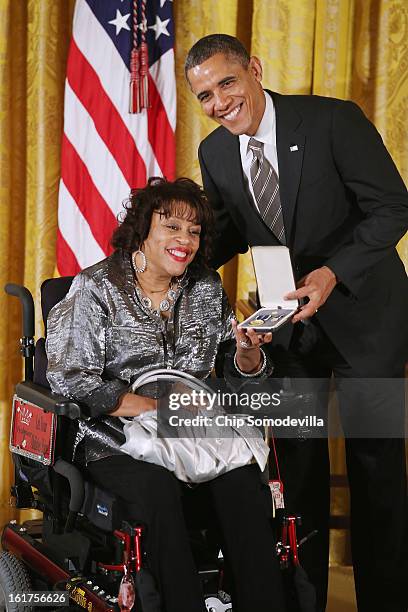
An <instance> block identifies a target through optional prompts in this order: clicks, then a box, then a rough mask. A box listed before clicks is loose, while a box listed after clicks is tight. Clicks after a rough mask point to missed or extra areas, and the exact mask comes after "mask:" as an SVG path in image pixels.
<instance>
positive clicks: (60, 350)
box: [47, 179, 284, 612]
mask: <svg viewBox="0 0 408 612" xmlns="http://www.w3.org/2000/svg"><path fill="white" fill-rule="evenodd" d="M213 225H214V219H213V216H212V211H211V208H210V206H209V204H208V202H207V200H206V198H205V195H204V193H203V191H202V189H201V188H200V187H199V186H198V185H196V184H195V183H193V182H192V181H190V180H188V179H178V180H176V181H174V182H168V181H166V180H164V179H150V180H149V183H148V185H147V186H146V187H145V188H144V189H139V190H136V191H135V192H133V194H132V196H131V199H130V200H129V203H128V204H127V206H126V211H125V214H124V218H123V220H122V222H121V223H120V225H119V227H118V228H117V229H116V230H115V232H114V235H113V238H112V245H113V247H114V249H115V250H114V252H113V254H112V255H111V256H109V257H108V258H107V259H105V260H103V261H101V262H99V263H97V264H95V265H93V266H91V267H90V268H87V269H85V270H83V271H82V272H81V273H80V274H78V276H77V277H76V278H75V279H74V282H73V284H72V287H71V289H70V291H69V293H68V295H67V296H66V297H65V298H64V299H63V300H62V301H61V302H60V303H58V304H57V305H56V306H55V307H54V308H53V309H52V311H51V313H50V315H49V318H48V337H47V354H48V373H47V378H48V380H49V383H50V385H51V388H52V390H53V391H55V392H58V393H61V394H63V395H66V396H68V397H71V398H73V399H75V400H76V401H80V402H81V403H82V405H83V406H84V409H85V411H87V412H88V414H89V419H85V420H82V421H80V422H79V425H78V433H77V436H76V442H75V449H74V452H75V460H76V461H77V462H82V463H83V464H85V465H86V469H87V471H88V473H89V474H90V476H91V477H92V479H93V480H94V481H95V482H96V483H97V484H99V485H100V486H102V487H104V488H105V489H108V490H110V491H112V492H113V493H114V494H115V495H117V496H118V497H119V498H121V499H122V500H124V501H125V502H126V503H128V504H131V507H132V508H134V512H133V511H132V516H129V517H128V519H129V520H134V521H141V522H143V524H144V525H146V526H147V542H146V546H147V559H148V564H149V568H150V570H151V572H152V574H153V576H154V578H155V581H156V584H157V587H158V589H159V591H160V594H161V600H162V602H163V606H164V609H165V610H166V612H205V605H204V599H203V593H202V589H201V585H200V581H199V577H198V574H197V571H196V568H195V564H194V559H193V556H192V551H191V548H190V544H189V539H188V535H187V528H186V519H188V517H186V518H185V514H184V513H185V508H186V501H188V500H191V498H194V496H198V495H199V496H200V499H205V500H206V501H208V502H209V504H210V506H211V508H212V513H213V515H214V517H215V519H216V521H217V525H218V526H219V530H220V533H221V537H222V542H223V544H222V548H223V553H224V556H225V557H226V558H227V559H228V563H229V566H230V569H231V575H232V582H233V586H232V589H233V609H234V612H255V611H256V612H281V611H282V610H284V604H283V595H282V589H281V583H280V572H279V566H278V561H277V557H276V552H275V543H274V538H273V534H272V529H271V525H270V514H271V512H270V507H271V499H270V494H269V488H268V487H266V485H264V484H263V483H262V481H261V478H260V468H259V466H258V465H257V463H256V462H254V461H253V460H252V461H250V462H248V464H247V465H243V466H242V467H238V468H237V469H233V470H231V471H229V472H227V473H225V474H223V475H221V476H218V477H217V478H214V479H213V480H210V481H208V482H206V483H203V484H200V485H198V486H197V487H193V488H191V487H190V488H189V487H188V486H187V485H186V484H184V483H182V482H181V481H180V480H178V479H177V478H175V476H174V474H173V473H171V472H170V471H169V470H167V469H165V468H163V467H160V466H158V465H154V464H153V463H148V462H146V461H138V460H136V459H134V458H133V457H131V456H129V455H128V454H125V453H124V452H122V450H121V448H120V447H121V445H122V444H123V442H124V436H123V431H122V430H123V425H122V422H121V420H120V419H119V418H118V417H133V416H136V415H140V414H141V413H143V412H145V411H150V410H155V409H156V406H157V400H156V399H155V398H154V397H146V396H141V395H138V394H137V393H130V392H129V388H130V386H131V385H132V383H133V381H134V380H135V379H136V378H137V377H138V376H140V375H141V374H143V373H144V372H148V371H150V370H153V369H155V368H158V367H161V368H174V369H178V370H182V371H184V372H188V373H189V374H192V375H193V376H195V377H196V378H198V379H201V380H204V379H205V378H207V377H208V376H209V375H210V373H211V371H212V370H213V368H214V366H215V363H216V360H218V361H219V360H223V359H224V361H225V363H228V364H229V367H232V368H234V371H235V376H237V377H239V376H242V377H248V376H266V375H268V373H270V371H271V365H270V362H269V357H268V355H267V351H266V350H265V351H263V350H262V349H261V347H260V345H261V344H263V343H267V342H269V341H270V337H267V336H257V335H256V334H255V333H249V334H248V335H244V334H243V333H242V332H240V331H238V330H237V327H236V322H235V320H234V317H233V313H232V310H231V308H230V306H229V304H228V301H227V298H226V296H225V293H224V291H223V289H222V285H221V280H220V277H219V275H218V274H217V273H216V272H214V271H212V270H210V269H209V268H208V267H207V262H208V260H209V256H210V242H211V240H210V239H211V228H212V226H213ZM234 336H235V338H234ZM231 345H233V346H234V351H235V359H234V355H232V356H229V355H228V356H226V349H227V348H228V347H231Z"/></svg>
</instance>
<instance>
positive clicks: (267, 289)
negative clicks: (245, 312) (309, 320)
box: [238, 246, 299, 333]
mask: <svg viewBox="0 0 408 612" xmlns="http://www.w3.org/2000/svg"><path fill="white" fill-rule="evenodd" d="M251 255H252V261H253V265H254V270H255V276H256V282H257V286H258V294H259V301H260V303H261V308H259V309H258V310H257V311H256V312H255V313H254V314H252V315H251V316H250V317H248V318H247V319H245V321H243V322H242V323H240V324H239V325H238V328H239V329H253V330H255V331H256V332H257V333H267V332H270V331H276V330H277V329H279V328H280V327H282V326H283V325H285V323H287V322H288V321H290V319H291V318H292V317H293V315H294V314H295V312H296V311H297V310H298V308H299V303H298V300H284V299H283V298H284V296H285V295H286V294H287V293H290V292H291V291H295V289H296V286H295V279H294V276H293V270H292V264H291V261H290V254H289V249H288V248H287V247H286V246H255V247H252V249H251Z"/></svg>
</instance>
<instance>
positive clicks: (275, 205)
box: [248, 138, 286, 244]
mask: <svg viewBox="0 0 408 612" xmlns="http://www.w3.org/2000/svg"><path fill="white" fill-rule="evenodd" d="M248 147H249V148H250V149H251V151H252V154H253V159H252V163H251V170H250V172H251V182H252V187H253V190H254V196H255V199H256V203H257V206H258V210H259V213H260V215H261V217H262V220H263V221H264V223H266V225H267V226H268V227H269V228H270V229H271V230H272V231H273V233H274V234H275V236H276V237H277V239H278V240H279V242H281V243H282V244H286V237H285V227H284V224H283V214H282V206H281V201H280V195H279V180H278V177H277V175H276V172H275V170H274V169H273V168H272V166H271V164H270V163H269V162H268V160H267V159H266V158H265V156H264V145H263V142H259V140H256V139H255V138H250V139H249V143H248Z"/></svg>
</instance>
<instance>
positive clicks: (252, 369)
mask: <svg viewBox="0 0 408 612" xmlns="http://www.w3.org/2000/svg"><path fill="white" fill-rule="evenodd" d="M232 329H233V332H234V336H235V340H236V343H237V353H236V356H237V365H238V367H239V369H240V370H241V371H242V372H245V373H246V374H255V373H256V372H257V371H258V370H259V369H260V368H261V366H262V354H261V351H260V350H259V348H260V347H261V346H262V345H263V344H268V343H269V342H271V340H272V332H268V333H267V334H257V333H256V332H255V331H254V330H253V329H246V330H243V329H238V323H237V321H235V320H234V321H232Z"/></svg>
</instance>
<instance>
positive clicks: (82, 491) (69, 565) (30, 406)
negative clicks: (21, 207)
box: [0, 277, 232, 612]
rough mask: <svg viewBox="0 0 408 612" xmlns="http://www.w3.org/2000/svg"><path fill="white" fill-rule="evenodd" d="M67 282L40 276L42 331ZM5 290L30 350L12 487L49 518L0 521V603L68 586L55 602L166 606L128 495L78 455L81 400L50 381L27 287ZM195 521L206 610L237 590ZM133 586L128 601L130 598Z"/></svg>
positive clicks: (17, 400)
mask: <svg viewBox="0 0 408 612" xmlns="http://www.w3.org/2000/svg"><path fill="white" fill-rule="evenodd" d="M71 282H72V277H65V278H57V279H49V280H47V281H45V282H44V283H43V285H42V287H41V307H42V315H43V320H44V326H45V334H46V324H47V316H48V313H49V311H50V309H51V308H52V306H54V305H55V304H56V303H58V302H59V301H60V300H61V299H62V298H63V297H64V296H65V295H66V293H67V292H68V290H69V288H70V286H71ZM5 290H6V292H7V293H8V294H10V295H13V296H16V297H18V298H19V300H20V301H21V304H22V309H23V310H22V312H23V335H22V338H21V340H20V345H21V349H20V350H21V353H22V355H23V357H24V360H25V380H24V381H23V382H21V383H19V384H17V386H16V389H15V395H14V399H13V414H12V423H11V433H10V449H11V451H12V456H13V462H14V471H15V482H14V485H13V486H12V489H11V495H12V498H13V499H14V505H15V507H16V508H34V509H37V510H40V511H41V512H42V513H43V518H42V519H41V520H31V521H26V522H24V523H22V524H18V523H17V522H16V521H11V522H10V523H9V524H7V525H6V526H5V527H4V529H3V532H2V538H1V543H2V548H3V552H2V553H1V554H0V609H1V608H2V605H3V607H4V609H6V610H7V612H22V611H24V612H28V611H30V610H35V609H36V608H35V603H34V604H31V605H30V602H29V601H27V600H24V598H20V600H19V601H16V598H12V597H11V599H13V601H9V600H10V594H11V595H12V594H13V593H17V592H18V593H28V592H33V591H36V592H37V591H67V592H68V594H69V605H68V604H67V605H66V607H56V608H55V609H57V610H64V609H65V610H74V609H82V610H87V611H88V612H91V611H92V612H115V611H117V610H130V609H133V610H135V611H136V612H160V610H161V605H160V601H159V595H158V592H157V590H156V589H155V585H154V581H153V578H152V576H151V575H150V574H149V572H148V569H146V565H147V563H146V561H147V560H146V555H145V551H144V526H143V525H142V524H130V523H129V522H128V521H127V519H126V517H127V512H126V510H127V508H126V505H125V503H124V502H123V501H122V500H120V499H117V498H115V497H114V496H113V495H112V494H110V493H109V492H108V491H104V490H102V489H100V488H98V487H97V486H96V485H95V484H94V483H92V482H91V481H90V480H88V479H86V476H85V475H84V474H83V473H82V472H81V470H79V469H78V467H77V466H76V465H75V464H74V463H73V462H72V460H71V454H72V453H71V449H72V444H73V440H74V435H75V427H74V424H75V420H76V419H79V418H81V416H83V411H82V409H81V406H80V405H79V404H77V403H75V402H72V401H70V400H68V399H67V398H65V397H62V396H58V395H56V394H54V393H52V392H51V391H50V389H49V386H48V383H47V380H46V376H45V373H46V367H47V358H46V353H45V340H44V338H40V339H38V340H37V342H35V341H34V303H33V298H32V296H31V293H30V292H29V291H28V289H26V288H25V287H22V286H19V285H12V284H9V285H7V286H6V288H5ZM194 527H195V528H194V529H193V530H192V531H191V541H192V548H193V553H194V556H195V558H196V562H197V567H198V572H199V575H200V577H201V579H202V583H203V590H204V593H205V602H206V607H207V610H208V612H228V611H230V610H232V607H231V603H230V602H231V599H230V597H229V595H228V594H227V592H226V588H227V587H226V586H225V581H224V582H223V577H224V567H223V558H222V554H221V553H220V551H219V546H218V544H217V542H216V539H214V537H213V536H212V535H211V533H209V530H208V529H202V528H201V527H200V528H197V526H194ZM131 576H133V578H130V577H131ZM133 579H134V583H133ZM134 584H135V587H136V588H135V589H133V585H134ZM129 585H130V586H129ZM129 588H130V602H129V601H126V597H127V595H129ZM133 592H135V593H134V597H135V602H134V606H133V607H132V605H133V604H132V596H133ZM1 599H3V601H1ZM48 601H50V600H48ZM54 601H55V600H54ZM41 609H42V608H41ZM49 609H50V607H49ZM51 609H52V606H51Z"/></svg>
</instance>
